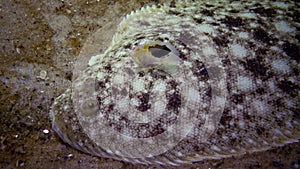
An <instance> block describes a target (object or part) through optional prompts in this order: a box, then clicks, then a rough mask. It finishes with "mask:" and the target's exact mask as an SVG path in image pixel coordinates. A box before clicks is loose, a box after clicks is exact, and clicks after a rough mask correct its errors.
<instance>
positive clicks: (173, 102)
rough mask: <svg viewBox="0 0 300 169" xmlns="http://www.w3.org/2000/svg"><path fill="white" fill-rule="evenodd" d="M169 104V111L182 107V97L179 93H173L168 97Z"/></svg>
mask: <svg viewBox="0 0 300 169" xmlns="http://www.w3.org/2000/svg"><path fill="white" fill-rule="evenodd" d="M167 99H168V103H167V106H166V108H167V110H173V111H174V110H175V111H176V110H178V108H179V107H180V106H181V97H180V95H179V94H178V93H173V94H171V95H170V96H167Z"/></svg>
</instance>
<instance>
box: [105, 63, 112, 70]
mask: <svg viewBox="0 0 300 169" xmlns="http://www.w3.org/2000/svg"><path fill="white" fill-rule="evenodd" d="M104 69H105V70H107V71H108V72H111V65H110V64H108V65H106V66H105V67H104Z"/></svg>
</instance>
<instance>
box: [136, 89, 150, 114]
mask: <svg viewBox="0 0 300 169" xmlns="http://www.w3.org/2000/svg"><path fill="white" fill-rule="evenodd" d="M138 99H139V101H140V105H139V106H137V107H136V108H137V109H138V110H139V111H141V112H145V111H147V110H149V109H150V108H151V104H149V100H150V95H149V93H142V94H140V95H139V96H138Z"/></svg>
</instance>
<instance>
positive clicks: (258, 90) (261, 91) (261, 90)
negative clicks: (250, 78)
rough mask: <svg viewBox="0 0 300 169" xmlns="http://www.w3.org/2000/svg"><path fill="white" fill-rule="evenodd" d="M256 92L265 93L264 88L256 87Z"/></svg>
mask: <svg viewBox="0 0 300 169" xmlns="http://www.w3.org/2000/svg"><path fill="white" fill-rule="evenodd" d="M256 93H258V94H264V93H265V89H264V88H258V89H256Z"/></svg>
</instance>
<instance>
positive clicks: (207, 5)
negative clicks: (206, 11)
mask: <svg viewBox="0 0 300 169" xmlns="http://www.w3.org/2000/svg"><path fill="white" fill-rule="evenodd" d="M205 6H206V7H208V8H211V7H214V5H211V4H205Z"/></svg>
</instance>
